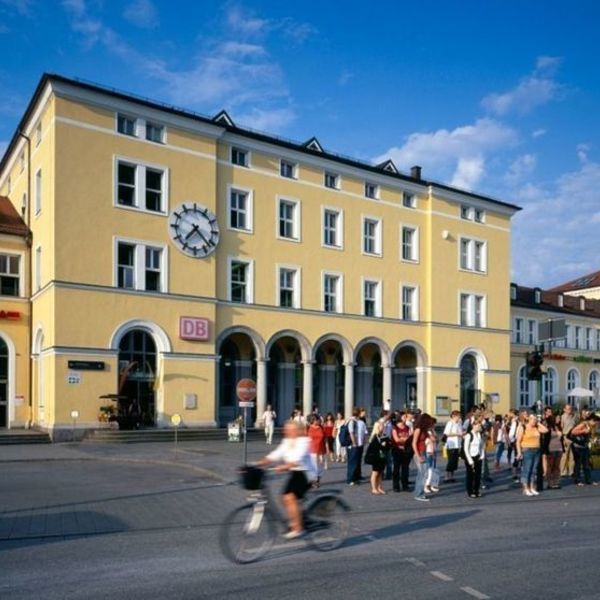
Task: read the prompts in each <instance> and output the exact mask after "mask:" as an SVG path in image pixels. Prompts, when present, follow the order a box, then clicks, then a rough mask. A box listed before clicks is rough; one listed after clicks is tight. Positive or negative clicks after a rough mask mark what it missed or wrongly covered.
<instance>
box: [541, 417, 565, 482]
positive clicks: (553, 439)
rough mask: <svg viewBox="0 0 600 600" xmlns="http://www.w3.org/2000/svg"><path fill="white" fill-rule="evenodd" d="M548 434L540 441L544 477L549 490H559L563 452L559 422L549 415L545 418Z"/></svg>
mask: <svg viewBox="0 0 600 600" xmlns="http://www.w3.org/2000/svg"><path fill="white" fill-rule="evenodd" d="M546 427H547V428H548V433H547V434H545V435H544V437H543V441H542V453H543V454H544V456H545V457H546V470H545V472H544V475H545V477H546V482H547V484H548V489H549V490H557V489H559V488H560V462H561V459H562V455H563V452H564V445H563V440H562V437H563V435H562V431H561V429H560V422H559V420H558V419H557V418H556V417H554V415H551V416H549V417H546Z"/></svg>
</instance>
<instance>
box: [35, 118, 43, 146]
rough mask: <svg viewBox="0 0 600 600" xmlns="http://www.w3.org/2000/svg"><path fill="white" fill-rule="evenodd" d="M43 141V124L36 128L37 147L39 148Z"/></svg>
mask: <svg viewBox="0 0 600 600" xmlns="http://www.w3.org/2000/svg"><path fill="white" fill-rule="evenodd" d="M41 141H42V124H41V123H38V124H37V125H36V126H35V145H36V146H39V145H40V142H41Z"/></svg>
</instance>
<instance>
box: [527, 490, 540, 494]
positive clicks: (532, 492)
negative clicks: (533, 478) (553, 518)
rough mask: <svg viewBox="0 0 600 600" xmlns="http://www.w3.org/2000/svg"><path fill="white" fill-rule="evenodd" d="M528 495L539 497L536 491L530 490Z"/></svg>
mask: <svg viewBox="0 0 600 600" xmlns="http://www.w3.org/2000/svg"><path fill="white" fill-rule="evenodd" d="M529 495H530V496H539V495H540V493H539V492H538V491H537V490H534V489H531V490H529Z"/></svg>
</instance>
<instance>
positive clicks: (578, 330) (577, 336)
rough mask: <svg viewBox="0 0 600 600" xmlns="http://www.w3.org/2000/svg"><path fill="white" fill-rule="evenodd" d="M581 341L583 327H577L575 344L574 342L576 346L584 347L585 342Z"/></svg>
mask: <svg viewBox="0 0 600 600" xmlns="http://www.w3.org/2000/svg"><path fill="white" fill-rule="evenodd" d="M581 342H582V339H581V327H575V344H574V348H579V349H581V348H582V347H583V344H582V343H581Z"/></svg>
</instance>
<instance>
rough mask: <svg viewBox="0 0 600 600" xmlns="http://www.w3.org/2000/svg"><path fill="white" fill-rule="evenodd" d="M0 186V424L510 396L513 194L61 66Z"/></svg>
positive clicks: (443, 409)
mask: <svg viewBox="0 0 600 600" xmlns="http://www.w3.org/2000/svg"><path fill="white" fill-rule="evenodd" d="M0 195H2V196H5V197H6V198H8V199H9V200H10V203H11V204H12V206H13V207H14V212H16V213H17V214H16V215H14V214H13V217H18V216H19V215H21V216H22V223H21V226H22V229H23V231H21V233H20V234H19V235H7V234H6V233H2V234H1V236H0V241H1V243H2V245H1V247H0V261H2V260H4V259H3V258H2V257H6V260H7V261H8V262H6V261H5V262H4V263H3V262H0V267H1V266H2V265H3V264H8V265H9V266H8V267H7V269H8V272H6V271H4V272H2V273H0V276H1V277H2V278H3V280H2V290H3V295H2V298H1V299H0V300H1V302H2V305H3V306H2V307H0V310H5V311H11V312H18V313H19V319H16V320H14V321H13V320H9V319H0V338H1V340H0V375H1V376H2V377H4V379H3V380H0V384H1V385H0V390H4V391H3V392H2V394H3V396H2V401H3V403H4V405H5V406H6V417H5V418H4V420H3V422H2V423H0V425H1V426H3V427H23V426H30V425H32V426H35V427H39V428H42V429H47V430H48V431H50V432H51V434H52V435H53V437H54V439H63V438H64V437H65V436H67V435H70V431H71V428H72V427H73V425H74V423H73V418H72V411H77V413H76V415H77V419H76V423H75V426H76V427H77V428H80V429H94V428H98V427H100V426H105V424H104V423H102V420H103V419H104V418H105V417H106V414H107V410H104V411H102V410H101V407H103V406H107V405H108V406H115V407H118V411H119V423H120V425H121V426H123V427H129V426H140V425H141V426H148V427H151V426H158V427H160V426H165V425H167V424H168V423H169V420H170V416H171V415H173V414H175V413H178V414H181V416H182V419H183V424H184V425H185V426H187V427H215V426H223V425H224V424H226V423H227V422H228V421H230V420H231V419H232V418H234V417H235V416H236V415H237V414H238V408H237V400H236V394H235V386H236V383H237V382H238V381H239V380H240V379H241V378H245V377H251V378H253V379H255V380H256V385H257V398H256V403H257V407H256V410H255V412H254V417H255V418H256V416H257V415H258V416H260V414H261V413H262V411H263V409H264V407H265V406H266V404H267V403H271V404H272V405H273V406H274V408H275V410H276V411H277V413H278V417H279V420H280V421H281V420H283V419H284V418H286V417H287V416H288V415H289V414H290V413H291V411H292V410H293V408H294V407H296V406H299V407H300V408H301V409H303V411H304V412H305V413H307V412H310V410H311V409H312V408H313V406H318V407H319V409H320V411H321V412H322V413H325V412H329V411H331V412H336V411H340V412H343V413H346V414H348V413H349V412H350V410H351V408H352V406H353V405H362V406H365V407H366V409H367V412H368V415H369V417H372V416H374V415H375V414H377V413H378V412H379V410H381V408H382V406H387V404H388V400H389V401H390V403H391V406H392V407H394V408H399V407H402V406H405V405H410V406H414V407H418V408H421V409H422V410H425V411H428V412H430V413H432V414H434V415H438V416H440V417H442V418H443V417H444V416H446V415H447V414H448V412H449V410H450V409H454V408H462V409H463V410H465V409H466V408H468V407H469V406H470V405H471V404H472V403H474V402H475V401H479V400H491V401H493V402H495V403H497V410H506V409H507V408H508V407H509V406H510V403H511V382H510V367H511V364H510V344H511V318H510V303H509V300H508V299H509V286H510V280H509V278H510V229H511V217H512V215H513V214H514V213H515V212H516V211H517V210H518V207H516V206H514V205H511V204H508V203H505V202H500V201H498V200H494V199H492V198H488V197H485V196H481V195H478V194H474V193H468V192H464V191H461V190H458V189H454V188H452V187H448V186H446V185H442V184H439V183H435V182H432V181H428V180H426V179H425V178H423V177H422V174H421V170H420V169H419V168H418V167H415V168H413V169H412V170H411V173H410V175H407V174H402V173H400V172H399V171H398V170H397V168H396V166H395V165H394V164H393V162H392V161H386V162H384V163H383V164H380V165H376V166H374V165H369V164H366V163H363V162H359V161H356V160H353V159H348V158H345V157H342V156H339V155H336V154H333V153H331V152H328V151H326V150H324V149H323V147H322V146H321V144H320V143H319V141H318V140H317V139H316V138H311V139H310V140H308V141H307V142H306V143H304V144H301V143H294V142H289V141H286V140H282V139H279V138H276V137H273V136H270V135H265V134H260V133H256V132H253V131H249V130H247V129H244V128H241V127H238V126H236V125H235V123H234V122H233V121H232V120H231V118H230V117H229V115H227V113H225V112H222V113H220V114H218V115H217V116H215V117H214V118H207V117H202V116H199V115H197V114H195V113H192V112H189V111H185V110H180V109H176V108H173V107H170V106H166V105H162V104H160V103H156V102H151V101H148V100H145V99H140V98H137V97H134V96H131V95H128V94H123V93H119V92H116V91H114V90H110V89H106V88H103V87H100V86H97V85H91V84H88V83H84V82H81V81H77V80H71V79H67V78H65V77H62V76H58V75H44V76H43V77H42V79H41V80H40V83H39V85H38V87H37V89H36V91H35V93H34V95H33V98H32V100H31V102H30V104H29V106H28V107H27V109H26V111H25V114H24V116H23V118H22V120H21V122H20V124H19V126H18V130H17V132H16V133H15V135H14V137H13V139H12V141H11V142H10V144H9V146H8V149H7V151H6V154H5V156H4V158H3V159H2V161H1V163H0ZM11 257H17V258H16V259H15V260H13V259H12V258H11ZM11 261H12V262H11ZM10 265H13V266H12V267H11V266H10ZM15 265H17V273H16V276H17V279H18V283H17V288H18V289H17V291H18V293H12V292H15V290H14V289H13V288H14V286H13V288H10V286H9V285H8V283H7V284H6V285H7V286H8V287H7V288H6V290H5V288H4V278H5V277H9V276H11V272H10V269H11V268H14V267H15ZM12 275H13V276H14V274H12ZM4 291H8V292H9V293H8V294H4ZM2 386H4V387H2ZM107 395H115V396H118V397H119V398H118V400H116V401H113V400H110V399H106V398H102V396H107ZM99 419H100V420H99Z"/></svg>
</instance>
